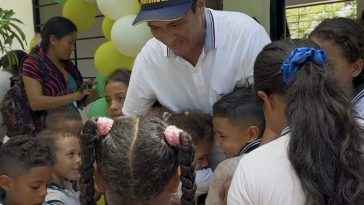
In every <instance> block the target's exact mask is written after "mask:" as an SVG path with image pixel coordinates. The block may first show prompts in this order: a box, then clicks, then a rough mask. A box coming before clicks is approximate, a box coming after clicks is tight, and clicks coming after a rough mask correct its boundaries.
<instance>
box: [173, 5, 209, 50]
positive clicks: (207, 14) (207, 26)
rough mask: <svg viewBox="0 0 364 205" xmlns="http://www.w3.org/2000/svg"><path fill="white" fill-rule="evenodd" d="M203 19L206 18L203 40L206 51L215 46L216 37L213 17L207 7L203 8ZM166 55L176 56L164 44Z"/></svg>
mask: <svg viewBox="0 0 364 205" xmlns="http://www.w3.org/2000/svg"><path fill="white" fill-rule="evenodd" d="M205 19H206V34H205V42H204V52H205V53H207V52H208V51H209V50H210V49H211V48H216V39H215V22H214V17H213V15H212V13H211V11H210V10H209V9H206V8H205ZM166 49H167V52H166V54H167V56H168V57H176V56H177V55H176V54H175V53H173V51H172V50H171V49H169V48H168V47H167V46H166Z"/></svg>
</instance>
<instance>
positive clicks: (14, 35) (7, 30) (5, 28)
mask: <svg viewBox="0 0 364 205" xmlns="http://www.w3.org/2000/svg"><path fill="white" fill-rule="evenodd" d="M14 14H15V13H14V11H13V10H12V9H10V10H6V9H2V8H0V53H1V54H2V55H3V56H6V60H8V61H9V65H19V63H20V62H18V59H17V57H16V55H15V53H13V52H11V51H12V48H11V46H12V45H13V42H14V40H16V41H18V42H19V44H20V46H21V47H22V49H23V50H24V42H25V43H26V39H25V34H24V32H23V31H22V30H21V29H20V28H19V26H18V25H17V24H23V22H22V21H20V20H19V19H17V18H15V17H14ZM3 60H4V59H3ZM10 72H11V71H10Z"/></svg>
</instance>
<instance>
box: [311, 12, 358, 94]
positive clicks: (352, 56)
mask: <svg viewBox="0 0 364 205" xmlns="http://www.w3.org/2000/svg"><path fill="white" fill-rule="evenodd" d="M363 34H364V28H363V27H362V26H361V25H360V24H359V23H358V22H357V21H355V20H353V19H350V18H343V17H336V18H331V19H325V20H323V21H322V22H321V23H320V24H319V25H318V26H317V27H316V28H315V29H314V30H313V31H312V33H311V34H310V35H309V38H313V37H315V38H319V39H322V40H327V41H331V42H333V43H334V44H335V45H337V46H339V47H340V48H341V51H342V55H343V56H345V58H346V59H347V60H348V62H350V63H354V62H355V61H356V60H358V59H363V60H364V35H363ZM363 82H364V68H363V70H362V72H361V73H360V74H359V75H358V76H357V77H355V78H354V79H353V85H354V87H357V86H358V85H359V84H361V83H363Z"/></svg>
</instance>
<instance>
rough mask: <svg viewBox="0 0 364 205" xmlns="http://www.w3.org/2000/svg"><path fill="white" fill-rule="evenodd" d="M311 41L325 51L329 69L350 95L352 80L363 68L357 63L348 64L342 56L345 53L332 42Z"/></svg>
mask: <svg viewBox="0 0 364 205" xmlns="http://www.w3.org/2000/svg"><path fill="white" fill-rule="evenodd" d="M311 40H312V41H313V42H315V43H317V45H319V46H320V47H321V48H323V49H325V51H326V54H327V60H328V62H329V65H330V68H333V69H334V72H335V75H336V77H337V79H338V82H339V83H340V86H341V87H342V88H343V89H344V91H346V92H347V93H348V94H350V95H351V94H352V92H353V89H354V88H353V83H352V81H353V78H354V77H357V76H358V75H359V74H360V73H361V71H362V69H363V67H362V66H360V65H357V63H351V62H349V60H348V59H347V58H346V57H345V55H344V54H345V52H344V51H343V49H342V48H341V47H340V46H339V45H337V44H335V43H334V42H332V41H327V40H323V39H320V38H317V37H312V38H311Z"/></svg>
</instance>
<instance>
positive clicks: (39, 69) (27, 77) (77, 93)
mask: <svg viewBox="0 0 364 205" xmlns="http://www.w3.org/2000/svg"><path fill="white" fill-rule="evenodd" d="M76 36H77V28H76V25H75V24H74V23H72V22H71V21H70V20H68V19H66V18H64V17H53V18H51V19H49V20H48V21H47V22H46V24H45V25H44V27H43V30H42V32H41V37H42V39H41V43H40V47H36V48H35V49H34V50H33V51H32V54H31V55H30V56H29V57H28V58H27V59H26V60H24V63H23V67H22V70H21V74H22V79H23V82H24V87H25V91H26V94H27V97H28V100H29V104H30V107H31V109H32V110H33V111H41V110H51V109H55V108H60V107H66V108H68V109H70V110H74V111H76V112H78V109H77V107H76V106H75V105H74V102H75V101H77V105H78V107H79V108H82V107H83V106H84V105H85V104H84V103H85V101H84V99H85V97H86V96H87V95H89V94H90V90H89V89H87V88H86V89H80V88H81V87H82V88H84V87H83V86H82V83H83V80H82V76H81V73H80V72H79V70H78V69H77V68H76V67H75V65H74V64H73V63H72V62H71V61H70V57H71V54H72V52H73V50H74V43H75V41H76Z"/></svg>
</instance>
